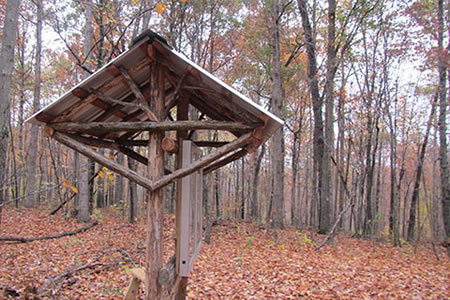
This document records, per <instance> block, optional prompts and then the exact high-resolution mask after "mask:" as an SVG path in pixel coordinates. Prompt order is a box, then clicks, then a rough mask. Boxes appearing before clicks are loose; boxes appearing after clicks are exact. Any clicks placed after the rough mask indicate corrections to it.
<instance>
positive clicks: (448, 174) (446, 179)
mask: <svg viewBox="0 0 450 300" xmlns="http://www.w3.org/2000/svg"><path fill="white" fill-rule="evenodd" d="M438 19H439V45H438V47H439V50H440V53H439V56H438V68H439V123H438V127H439V142H440V146H439V161H440V171H441V202H442V216H443V219H444V228H445V233H446V235H447V243H449V242H450V170H449V168H448V152H447V149H448V144H447V124H446V119H447V106H448V102H447V93H448V91H447V64H446V63H447V61H446V60H445V57H447V56H446V55H444V46H443V41H444V28H445V23H444V0H439V1H438ZM448 50H450V42H449V44H448V46H447V51H448ZM447 250H448V251H449V252H448V253H449V254H450V247H449V248H447Z"/></svg>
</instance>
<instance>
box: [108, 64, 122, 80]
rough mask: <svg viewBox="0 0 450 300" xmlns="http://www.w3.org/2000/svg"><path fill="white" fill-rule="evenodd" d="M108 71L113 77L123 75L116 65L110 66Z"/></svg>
mask: <svg viewBox="0 0 450 300" xmlns="http://www.w3.org/2000/svg"><path fill="white" fill-rule="evenodd" d="M106 71H108V73H109V74H111V75H112V76H113V77H118V76H120V75H122V74H121V73H120V70H119V68H118V67H117V66H116V65H114V64H111V65H110V66H108V67H107V68H106Z"/></svg>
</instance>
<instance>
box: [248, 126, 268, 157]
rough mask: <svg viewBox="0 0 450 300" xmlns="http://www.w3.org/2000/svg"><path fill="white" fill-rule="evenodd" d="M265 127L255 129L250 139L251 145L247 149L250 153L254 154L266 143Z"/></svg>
mask: <svg viewBox="0 0 450 300" xmlns="http://www.w3.org/2000/svg"><path fill="white" fill-rule="evenodd" d="M265 137H266V136H265V126H262V127H258V128H255V129H254V130H253V132H252V134H251V136H250V138H249V140H250V145H248V147H247V152H248V153H254V152H255V151H256V149H258V147H259V146H260V145H261V144H262V143H264V141H265Z"/></svg>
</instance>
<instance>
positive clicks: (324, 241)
mask: <svg viewBox="0 0 450 300" xmlns="http://www.w3.org/2000/svg"><path fill="white" fill-rule="evenodd" d="M352 205H353V203H352V202H350V203H348V204H347V206H346V207H345V208H344V209H343V210H342V211H341V212H340V213H339V216H338V218H337V220H336V222H335V223H334V225H333V228H331V231H330V233H329V234H328V235H327V236H326V238H324V239H323V241H322V242H321V243H320V245H319V246H318V247H317V248H316V249H315V250H316V251H318V250H320V248H322V247H323V246H325V244H326V243H327V242H328V241H329V240H330V239H331V237H332V236H333V235H334V233H335V231H336V228H337V225H338V224H339V222H340V221H341V219H342V216H343V215H344V214H345V212H346V211H347V210H348V209H349V208H350V207H351V206H352Z"/></svg>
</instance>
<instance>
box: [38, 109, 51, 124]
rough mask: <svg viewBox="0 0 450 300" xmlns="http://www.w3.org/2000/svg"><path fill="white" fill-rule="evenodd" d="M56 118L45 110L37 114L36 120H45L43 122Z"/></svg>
mask: <svg viewBox="0 0 450 300" xmlns="http://www.w3.org/2000/svg"><path fill="white" fill-rule="evenodd" d="M54 118H55V116H53V115H51V114H49V113H47V112H45V111H43V112H40V113H39V114H38V115H37V116H36V120H38V121H39V122H43V123H49V122H50V121H52V120H53V119H54Z"/></svg>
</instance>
